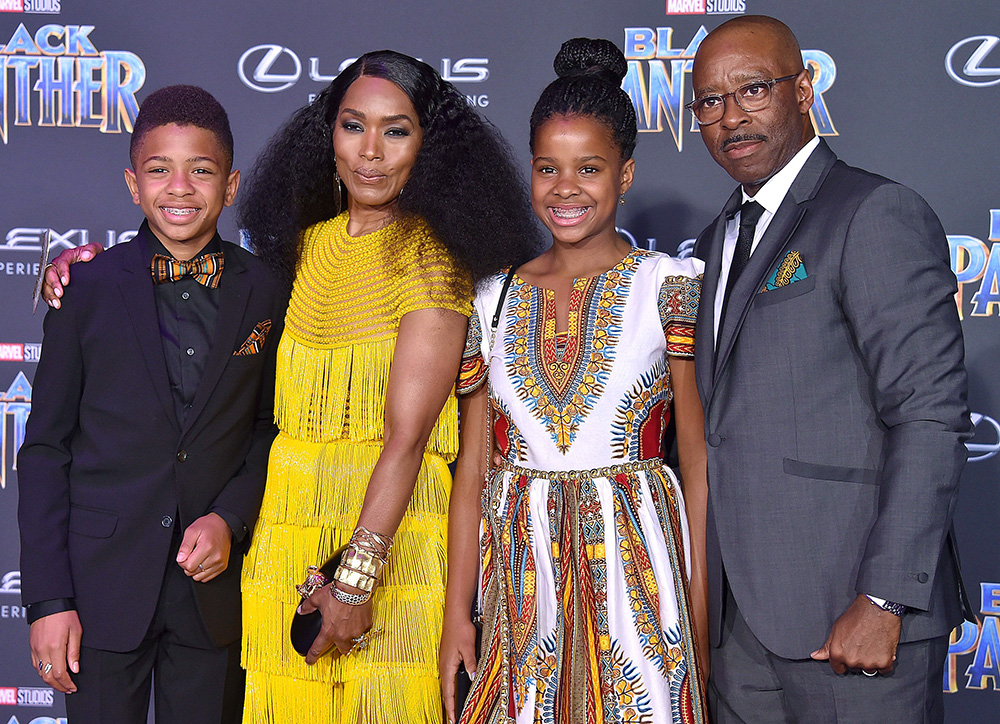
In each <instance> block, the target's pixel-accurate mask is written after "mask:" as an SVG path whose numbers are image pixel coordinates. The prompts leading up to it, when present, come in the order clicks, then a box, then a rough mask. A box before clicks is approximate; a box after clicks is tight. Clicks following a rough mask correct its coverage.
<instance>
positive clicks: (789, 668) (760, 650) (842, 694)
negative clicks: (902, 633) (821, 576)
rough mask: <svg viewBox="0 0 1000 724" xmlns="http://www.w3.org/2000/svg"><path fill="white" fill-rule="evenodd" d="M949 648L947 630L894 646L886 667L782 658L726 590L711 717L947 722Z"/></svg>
mask: <svg viewBox="0 0 1000 724" xmlns="http://www.w3.org/2000/svg"><path fill="white" fill-rule="evenodd" d="M774 615H776V616H782V615H789V616H792V615H794V611H776V612H775V613H774ZM822 644H823V642H822V641H818V642H817V643H816V648H819V647H820V646H821V645H822ZM947 653H948V637H947V636H941V637H938V638H934V639H928V640H926V641H913V642H910V643H904V644H900V645H899V647H898V648H897V649H896V665H895V668H894V670H893V672H892V673H891V674H889V675H885V676H883V675H882V674H879V675H878V676H872V677H869V676H864V675H863V674H861V673H860V672H859V673H849V674H841V675H838V674H835V673H834V672H833V669H831V668H830V664H829V663H828V662H826V661H813V660H812V659H785V658H782V657H780V656H776V655H775V654H773V653H771V652H770V651H768V650H767V649H766V648H765V647H764V646H763V645H762V644H761V643H760V641H758V640H757V637H756V636H754V634H753V631H751V630H750V627H749V626H748V625H747V622H746V620H745V619H744V618H743V615H742V614H741V613H740V611H739V608H738V607H737V605H736V601H735V599H733V596H732V593H727V596H726V604H725V611H724V615H723V631H722V643H721V645H720V646H719V648H717V649H713V650H712V668H711V678H710V680H709V686H708V697H709V711H710V713H711V717H712V723H713V724H784V723H785V722H798V723H801V724H943V722H944V695H943V693H942V677H943V675H944V663H945V658H946V656H947Z"/></svg>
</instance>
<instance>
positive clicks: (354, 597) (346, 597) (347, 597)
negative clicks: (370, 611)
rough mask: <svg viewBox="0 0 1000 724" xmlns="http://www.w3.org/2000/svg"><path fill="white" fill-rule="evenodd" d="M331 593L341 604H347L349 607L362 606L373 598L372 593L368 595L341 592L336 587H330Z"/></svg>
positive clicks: (367, 593)
mask: <svg viewBox="0 0 1000 724" xmlns="http://www.w3.org/2000/svg"><path fill="white" fill-rule="evenodd" d="M330 593H331V594H332V595H333V597H334V598H336V599H337V600H338V601H340V602H341V603H346V604H347V605H348V606H360V605H361V604H363V603H367V602H368V599H369V598H371V597H372V594H371V592H370V591H368V592H366V593H348V592H347V591H341V590H340V589H339V588H337V587H336V586H330Z"/></svg>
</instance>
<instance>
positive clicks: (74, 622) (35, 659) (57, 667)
mask: <svg viewBox="0 0 1000 724" xmlns="http://www.w3.org/2000/svg"><path fill="white" fill-rule="evenodd" d="M82 637H83V626H81V625H80V617H79V616H77V614H76V611H60V612H59V613H53V614H52V615H50V616H43V617H42V618H40V619H38V620H37V621H35V622H34V623H33V624H31V634H30V636H29V642H30V644H31V663H32V664H34V666H35V671H37V672H38V675H39V676H41V677H42V680H43V681H44V682H45V683H46V684H48V685H49V686H51V687H52V688H53V689H56V690H58V691H61V692H62V693H64V694H72V693H73V692H75V691H76V684H75V683H73V680H72V679H71V678H70V676H69V672H70V671H72V672H73V673H74V674H78V673H79V672H80V639H81V638H82Z"/></svg>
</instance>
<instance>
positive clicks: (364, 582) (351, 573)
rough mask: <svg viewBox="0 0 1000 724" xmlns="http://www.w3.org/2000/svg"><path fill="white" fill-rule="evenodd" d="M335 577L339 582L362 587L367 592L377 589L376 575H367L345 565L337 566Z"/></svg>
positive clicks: (358, 587) (353, 586)
mask: <svg viewBox="0 0 1000 724" xmlns="http://www.w3.org/2000/svg"><path fill="white" fill-rule="evenodd" d="M333 579H334V580H335V581H337V583H343V584H344V585H345V586H351V587H352V588H357V589H360V590H362V591H364V592H365V593H371V592H372V591H373V590H374V589H375V583H376V580H375V578H374V577H372V576H368V575H365V574H364V573H361V572H360V571H355V570H353V569H350V568H345V567H344V566H339V567H338V568H337V572H336V573H334V574H333Z"/></svg>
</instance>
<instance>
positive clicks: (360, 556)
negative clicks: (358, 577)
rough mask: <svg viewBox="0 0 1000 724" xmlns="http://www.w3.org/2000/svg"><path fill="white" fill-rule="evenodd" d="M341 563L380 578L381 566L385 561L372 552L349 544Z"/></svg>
mask: <svg viewBox="0 0 1000 724" xmlns="http://www.w3.org/2000/svg"><path fill="white" fill-rule="evenodd" d="M341 565H342V566H347V567H348V568H350V569H352V570H355V571H358V572H360V573H364V574H365V575H367V576H371V577H372V578H376V579H380V580H381V578H382V566H384V565H385V563H384V561H382V560H381V559H380V558H378V557H377V556H375V555H374V554H373V553H371V552H369V551H365V550H360V549H358V548H357V547H356V546H354V545H351V546H349V547H348V548H347V550H346V551H344V557H343V558H342V559H341Z"/></svg>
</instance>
